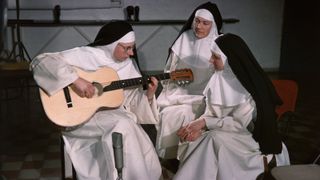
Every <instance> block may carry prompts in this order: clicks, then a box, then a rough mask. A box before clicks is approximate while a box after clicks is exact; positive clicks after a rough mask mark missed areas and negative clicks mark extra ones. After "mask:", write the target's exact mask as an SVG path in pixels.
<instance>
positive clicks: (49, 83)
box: [30, 53, 78, 95]
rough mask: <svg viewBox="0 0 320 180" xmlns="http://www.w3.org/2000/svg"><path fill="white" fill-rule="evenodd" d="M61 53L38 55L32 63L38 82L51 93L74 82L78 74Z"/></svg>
mask: <svg viewBox="0 0 320 180" xmlns="http://www.w3.org/2000/svg"><path fill="white" fill-rule="evenodd" d="M62 59H63V58H62V57H61V55H59V53H45V54H40V55H38V56H37V57H36V58H35V59H34V60H33V61H32V62H31V64H30V70H32V71H33V77H34V79H35V81H36V83H37V84H38V85H39V86H40V87H41V88H42V89H43V90H44V91H46V92H47V93H48V94H49V95H52V94H54V93H56V92H57V91H59V90H61V89H63V88H64V87H66V86H68V85H69V84H71V83H72V82H74V81H75V80H76V79H77V78H78V75H77V73H76V71H75V70H74V69H73V68H72V66H71V65H68V64H67V63H66V62H65V61H63V60H62Z"/></svg>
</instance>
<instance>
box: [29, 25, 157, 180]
mask: <svg viewBox="0 0 320 180" xmlns="http://www.w3.org/2000/svg"><path fill="white" fill-rule="evenodd" d="M134 48H135V34H134V32H133V29H132V27H131V25H130V24H128V23H126V22H124V21H111V22H110V23H108V24H106V25H104V26H103V27H102V28H101V29H100V31H99V32H98V35H97V36H96V38H95V40H94V42H93V43H91V44H89V45H88V46H82V47H76V48H73V49H69V50H65V51H61V52H54V53H43V54H40V55H38V56H37V57H35V59H34V60H33V61H32V62H31V65H30V68H31V70H32V71H33V74H34V79H35V81H36V82H37V84H38V85H39V86H40V87H41V88H42V89H43V90H44V91H45V92H46V93H47V94H48V95H54V94H55V93H57V92H58V91H61V90H62V89H63V88H64V87H66V86H71V87H72V89H73V90H74V91H75V93H77V94H78V95H79V96H80V97H82V98H92V97H93V95H94V93H95V88H94V87H93V85H92V82H89V81H88V80H86V78H85V77H80V76H79V75H78V74H77V72H76V71H75V69H74V67H77V68H80V69H82V70H85V71H96V70H99V69H100V68H102V67H110V68H112V69H113V70H115V71H116V72H117V74H118V76H119V79H120V80H121V79H130V78H135V77H141V73H140V71H139V68H138V66H137V63H136V62H135V61H134V60H132V59H131V56H133V55H134ZM105 76H106V77H107V76H108V74H106V75H105ZM157 83H158V81H157V79H156V78H154V77H151V83H150V84H149V85H148V89H147V90H143V88H142V87H140V88H136V89H126V90H124V96H125V97H124V101H123V102H122V104H121V106H120V107H119V108H116V109H108V110H99V111H97V112H96V113H95V114H94V115H92V117H91V118H90V119H89V120H88V121H87V122H85V123H84V124H81V125H80V126H78V128H76V129H74V130H71V131H63V132H62V133H63V140H64V142H65V147H66V151H67V153H68V154H69V156H70V158H71V160H72V163H73V165H74V168H75V170H76V174H77V179H83V180H88V179H95V180H98V179H99V180H106V179H108V180H115V179H116V178H117V176H118V175H117V170H116V168H115V165H114V164H115V163H114V154H113V147H112V133H114V132H117V133H121V134H122V139H123V159H124V167H123V169H122V174H123V175H122V177H123V179H126V180H130V179H131V180H137V179H148V180H149V179H150V180H159V178H160V176H161V166H160V163H159V160H158V156H157V154H156V151H155V149H154V147H153V144H152V142H151V140H150V139H149V137H148V135H147V134H146V133H145V132H144V130H143V129H142V128H141V126H139V125H138V124H144V123H146V124H156V123H157V121H158V113H157V105H156V103H155V99H154V98H155V97H154V93H155V91H156V89H157ZM111 95H112V94H111ZM93 100H94V99H93ZM79 113H81V112H79Z"/></svg>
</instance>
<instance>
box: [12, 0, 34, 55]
mask: <svg viewBox="0 0 320 180" xmlns="http://www.w3.org/2000/svg"><path fill="white" fill-rule="evenodd" d="M16 13H17V33H16V35H17V42H15V43H14V45H13V48H12V51H11V53H10V55H9V57H8V59H10V58H11V56H12V55H13V54H15V49H16V47H18V52H19V54H18V56H19V57H20V60H21V61H24V60H26V59H25V57H24V53H25V54H26V55H27V57H28V60H29V61H31V58H30V56H29V54H28V52H27V50H26V47H25V46H24V45H23V43H22V41H21V33H20V2H19V0H16ZM14 58H16V57H14Z"/></svg>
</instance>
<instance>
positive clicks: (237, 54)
mask: <svg viewBox="0 0 320 180" xmlns="http://www.w3.org/2000/svg"><path fill="white" fill-rule="evenodd" d="M215 43H216V46H212V49H211V51H212V58H211V59H212V60H211V62H212V63H213V64H214V66H215V69H216V72H215V73H214V74H213V75H212V77H211V78H210V80H209V83H208V85H207V86H206V88H205V90H204V92H203V94H204V96H205V97H206V109H205V113H204V114H203V115H201V117H200V118H198V119H196V120H194V121H192V122H190V123H189V124H187V125H185V126H183V127H182V128H180V129H179V131H178V135H179V137H180V139H181V140H182V141H185V142H186V144H187V145H188V148H187V150H186V151H185V153H184V154H183V155H182V156H181V160H180V161H181V163H180V167H179V170H178V172H177V173H176V175H175V177H174V179H175V180H180V179H181V180H182V179H183V180H187V179H190V180H191V179H203V180H209V179H210V180H211V179H215V180H230V179H233V180H243V179H248V180H255V179H256V178H257V176H258V175H259V174H260V173H262V172H264V168H265V166H264V159H265V160H266V162H267V163H269V166H274V165H278V166H280V165H288V164H289V163H290V161H289V155H288V151H287V149H286V147H285V145H284V144H283V143H282V142H281V139H280V136H279V134H278V132H277V114H276V111H275V110H276V106H277V105H280V104H281V103H282V101H281V99H280V97H279V96H278V94H277V93H276V91H275V88H274V87H273V85H272V83H271V80H270V79H269V78H268V76H267V75H266V73H265V72H264V71H263V69H262V68H261V67H260V65H259V64H258V62H257V61H256V59H255V57H254V56H253V54H252V53H251V51H250V49H249V48H248V46H247V45H246V43H245V42H244V41H243V39H241V38H240V37H239V36H236V35H234V34H225V35H222V36H220V37H218V38H217V39H216V40H215Z"/></svg>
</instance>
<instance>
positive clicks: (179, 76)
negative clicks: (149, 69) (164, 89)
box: [170, 69, 193, 85]
mask: <svg viewBox="0 0 320 180" xmlns="http://www.w3.org/2000/svg"><path fill="white" fill-rule="evenodd" d="M170 79H171V80H174V81H176V82H177V84H178V85H187V84H190V83H191V82H192V81H193V73H192V70H191V69H178V70H175V71H172V72H171V73H170Z"/></svg>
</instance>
